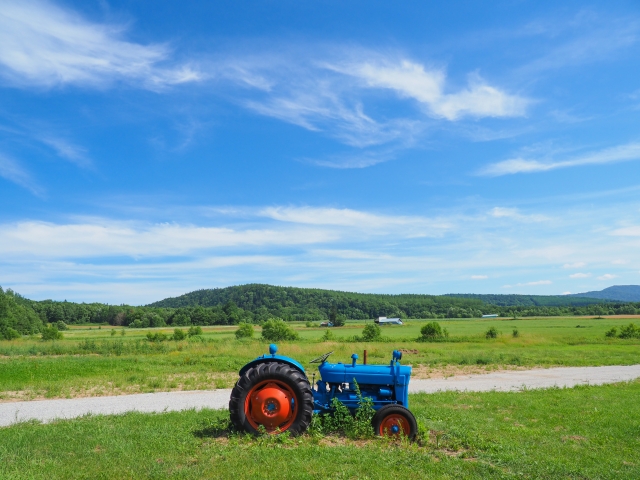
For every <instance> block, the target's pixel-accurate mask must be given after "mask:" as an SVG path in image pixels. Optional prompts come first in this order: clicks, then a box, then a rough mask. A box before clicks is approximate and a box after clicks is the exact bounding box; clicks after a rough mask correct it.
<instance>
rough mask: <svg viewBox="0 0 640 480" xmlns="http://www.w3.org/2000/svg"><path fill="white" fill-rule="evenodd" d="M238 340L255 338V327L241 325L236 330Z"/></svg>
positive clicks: (245, 324)
mask: <svg viewBox="0 0 640 480" xmlns="http://www.w3.org/2000/svg"><path fill="white" fill-rule="evenodd" d="M236 338H253V325H251V324H250V323H241V324H240V325H238V329H237V330H236Z"/></svg>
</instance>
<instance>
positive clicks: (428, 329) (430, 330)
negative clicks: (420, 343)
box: [420, 322, 443, 340]
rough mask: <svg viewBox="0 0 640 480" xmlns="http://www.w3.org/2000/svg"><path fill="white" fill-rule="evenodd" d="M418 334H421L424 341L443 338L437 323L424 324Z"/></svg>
mask: <svg viewBox="0 0 640 480" xmlns="http://www.w3.org/2000/svg"><path fill="white" fill-rule="evenodd" d="M420 333H421V334H422V338H423V339H425V340H433V339H436V338H442V337H443V333H442V328H441V327H440V324H439V323H438V322H429V323H426V324H424V325H423V326H422V328H421V329H420Z"/></svg>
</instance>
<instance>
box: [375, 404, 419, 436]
mask: <svg viewBox="0 0 640 480" xmlns="http://www.w3.org/2000/svg"><path fill="white" fill-rule="evenodd" d="M388 417H395V418H401V421H402V429H403V430H404V432H405V435H406V437H407V438H408V439H409V440H413V439H414V438H416V434H417V433H418V422H416V417H414V416H413V413H411V411H410V410H409V409H408V408H405V407H403V406H402V405H385V406H384V407H382V408H381V409H380V410H378V411H377V412H376V413H375V415H374V416H373V418H372V419H371V424H372V425H373V431H374V432H375V434H376V435H379V436H383V435H390V436H392V435H393V434H392V433H390V432H389V431H388V430H385V431H383V428H382V427H383V425H384V422H385V419H387V418H388ZM407 429H408V431H407Z"/></svg>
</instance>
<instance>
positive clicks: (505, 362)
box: [0, 317, 640, 401]
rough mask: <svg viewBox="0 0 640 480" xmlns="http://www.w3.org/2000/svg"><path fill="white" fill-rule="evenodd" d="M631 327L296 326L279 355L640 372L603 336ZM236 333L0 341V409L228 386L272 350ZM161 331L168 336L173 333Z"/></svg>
mask: <svg viewBox="0 0 640 480" xmlns="http://www.w3.org/2000/svg"><path fill="white" fill-rule="evenodd" d="M634 320H635V319H634ZM630 321H632V320H630V319H622V318H615V319H593V318H575V317H571V318H538V319H518V320H511V319H495V318H494V319H485V320H475V319H474V320H471V319H468V320H444V321H443V320H441V321H440V324H441V325H442V326H443V327H445V328H447V330H448V331H449V334H450V340H451V341H449V342H436V343H424V342H418V341H417V338H418V337H419V336H420V328H421V326H422V325H424V322H425V321H420V320H412V321H408V322H407V324H406V325H404V326H388V327H384V328H383V329H382V332H383V335H384V336H385V337H386V341H384V342H369V343H363V342H348V341H346V340H348V339H349V338H350V337H354V336H356V335H359V334H360V333H361V331H362V328H363V325H364V322H350V323H348V324H347V326H345V327H342V328H335V329H332V332H333V334H334V335H335V337H336V340H335V341H331V342H323V341H321V337H322V335H323V334H324V333H325V331H326V329H324V328H309V327H306V326H304V325H303V324H293V325H294V328H295V329H296V330H297V332H298V333H299V335H300V340H299V341H296V342H283V343H281V344H280V353H282V354H285V355H290V356H292V357H294V358H296V359H298V360H299V361H301V362H302V363H303V364H304V365H305V366H309V365H308V363H307V362H308V361H309V360H310V359H312V358H313V357H316V356H318V355H320V354H322V353H324V352H327V351H331V350H334V351H335V353H334V356H333V357H332V360H333V361H343V362H348V361H350V360H349V359H350V355H351V353H353V352H357V353H359V354H362V351H363V350H364V349H367V350H368V355H369V361H370V363H383V362H384V363H386V362H387V361H388V360H389V359H390V356H391V351H392V350H393V349H395V348H401V349H404V350H406V351H407V353H405V357H404V359H403V361H404V363H408V364H412V365H414V367H415V373H416V376H417V377H426V376H430V375H438V374H442V373H447V374H451V373H455V372H456V371H458V370H460V369H467V370H469V369H472V371H473V369H476V370H477V369H496V368H519V367H532V366H556V365H616V364H635V363H640V348H638V347H639V346H640V340H638V339H629V340H621V339H608V338H606V337H605V335H604V333H605V332H606V331H607V330H608V329H609V328H611V327H612V326H618V327H619V326H620V325H623V324H627V323H629V322H630ZM635 321H636V322H637V320H635ZM490 326H495V327H496V328H497V329H498V330H499V331H500V332H502V334H501V335H500V336H499V337H498V338H497V339H491V340H487V339H486V338H485V337H484V332H485V331H486V330H487V329H488V328H489V327H490ZM235 328H236V327H226V326H223V327H205V328H204V334H203V336H202V337H194V338H191V339H188V340H184V341H179V342H175V341H166V342H161V343H152V342H149V341H147V339H146V337H145V336H146V334H147V332H148V331H149V330H147V329H140V330H137V329H122V328H117V329H114V328H113V327H106V326H105V327H101V328H100V329H98V327H96V326H92V327H89V326H85V327H72V329H71V330H69V331H67V332H65V338H64V339H63V340H60V341H55V342H43V341H41V340H39V339H38V338H23V339H18V340H14V341H0V370H1V371H2V375H0V401H10V400H19V399H33V398H55V397H63V398H64V397H74V396H86V395H105V394H121V393H136V392H150V391H163V390H179V389H210V388H225V387H230V386H232V385H233V383H234V382H235V379H236V375H237V371H238V370H239V368H240V367H241V366H242V365H244V364H245V363H246V362H247V361H248V360H250V359H252V358H254V357H256V356H257V355H259V354H262V353H265V352H266V349H267V345H266V343H265V342H262V341H260V340H250V341H238V340H236V339H235V336H234V332H235ZM514 328H517V329H518V332H519V336H518V337H517V338H514V337H513V336H512V331H513V329H514ZM256 330H257V332H256V335H257V336H259V329H256ZM112 331H114V332H115V335H112ZM123 331H124V333H125V335H124V336H123V335H122V332H123ZM155 331H164V332H166V333H167V334H171V333H172V329H156V330H155ZM310 372H313V369H311V370H310Z"/></svg>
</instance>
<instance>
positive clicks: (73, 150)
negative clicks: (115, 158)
mask: <svg viewBox="0 0 640 480" xmlns="http://www.w3.org/2000/svg"><path fill="white" fill-rule="evenodd" d="M40 141H41V142H42V143H44V144H45V145H47V146H49V147H51V148H52V149H53V150H54V151H55V152H56V153H57V154H58V156H60V157H62V158H64V159H65V160H68V161H70V162H71V163H74V164H75V165H77V166H78V167H82V168H89V167H91V166H92V165H93V162H92V161H91V159H90V158H89V157H88V156H87V149H86V148H82V147H79V146H78V145H74V144H73V143H71V142H69V141H67V140H65V139H63V138H59V137H53V136H44V137H41V138H40Z"/></svg>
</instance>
